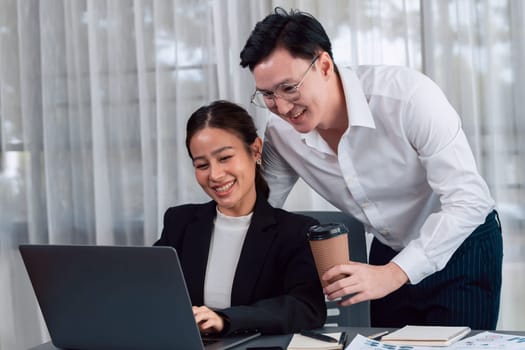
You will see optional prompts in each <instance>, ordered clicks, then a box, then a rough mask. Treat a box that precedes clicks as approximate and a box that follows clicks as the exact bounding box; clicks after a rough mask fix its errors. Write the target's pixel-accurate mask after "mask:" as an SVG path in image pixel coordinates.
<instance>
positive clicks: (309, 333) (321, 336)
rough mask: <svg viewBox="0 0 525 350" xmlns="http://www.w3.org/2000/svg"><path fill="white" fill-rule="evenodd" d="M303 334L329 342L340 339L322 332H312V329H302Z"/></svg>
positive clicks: (335, 341)
mask: <svg viewBox="0 0 525 350" xmlns="http://www.w3.org/2000/svg"><path fill="white" fill-rule="evenodd" d="M301 335H304V336H305V337H308V338H313V339H317V340H321V341H325V342H328V343H337V342H338V340H337V339H335V338H332V337H329V336H327V335H324V334H321V333H316V332H312V331H301Z"/></svg>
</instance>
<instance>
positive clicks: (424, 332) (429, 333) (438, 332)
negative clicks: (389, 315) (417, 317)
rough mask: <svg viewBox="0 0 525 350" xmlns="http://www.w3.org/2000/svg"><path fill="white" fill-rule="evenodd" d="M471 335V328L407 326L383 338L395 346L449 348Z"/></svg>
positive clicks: (386, 342)
mask: <svg viewBox="0 0 525 350" xmlns="http://www.w3.org/2000/svg"><path fill="white" fill-rule="evenodd" d="M469 333H470V328H469V327H453V326H405V327H403V328H401V329H399V330H397V331H395V332H393V333H390V334H387V335H385V336H383V337H382V338H381V342H382V343H385V344H393V345H416V346H449V345H451V344H453V343H455V342H456V341H458V340H460V339H461V338H463V337H464V336H466V335H467V334H469Z"/></svg>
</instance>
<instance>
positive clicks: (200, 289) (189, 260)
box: [181, 201, 216, 305]
mask: <svg viewBox="0 0 525 350" xmlns="http://www.w3.org/2000/svg"><path fill="white" fill-rule="evenodd" d="M215 207H216V203H215V202H213V201H212V202H209V203H206V204H205V205H203V206H202V207H201V208H199V210H197V211H196V212H195V218H194V220H193V221H192V222H191V223H190V224H189V225H188V227H187V232H186V234H185V235H184V241H183V247H184V249H183V254H182V257H181V265H182V267H183V269H184V271H186V276H187V278H186V284H187V287H188V293H189V294H190V298H191V301H192V304H193V305H203V304H204V278H205V276H206V266H207V262H208V253H209V247H210V242H211V233H212V230H213V220H214V218H215V216H216V209H215Z"/></svg>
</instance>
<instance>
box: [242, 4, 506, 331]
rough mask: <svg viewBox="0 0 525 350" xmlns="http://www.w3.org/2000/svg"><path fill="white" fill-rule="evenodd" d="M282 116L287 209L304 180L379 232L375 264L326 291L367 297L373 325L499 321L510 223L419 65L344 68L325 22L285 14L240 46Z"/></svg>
mask: <svg viewBox="0 0 525 350" xmlns="http://www.w3.org/2000/svg"><path fill="white" fill-rule="evenodd" d="M240 56H241V66H242V67H249V69H250V70H251V72H252V73H253V76H254V79H255V85H256V90H255V92H254V94H253V97H252V103H254V104H255V105H257V106H259V107H263V108H267V109H269V110H270V111H271V112H272V116H271V117H270V118H269V121H268V124H267V127H266V131H265V144H264V149H263V169H264V174H265V177H266V180H267V181H268V183H269V185H270V190H271V193H270V202H271V203H272V204H274V205H276V206H282V205H283V203H284V201H285V199H286V197H287V196H288V194H289V192H290V190H291V189H292V187H293V186H294V184H295V183H296V181H297V179H298V178H299V177H301V178H302V179H303V180H304V181H305V182H306V183H307V184H309V185H310V186H311V187H312V188H313V189H314V190H315V191H316V192H318V193H319V194H320V195H321V196H323V197H324V198H325V199H326V200H328V201H329V202H330V203H332V204H333V205H334V206H335V207H337V208H339V209H340V210H342V211H345V212H347V213H349V214H352V215H353V216H355V217H356V218H357V219H359V220H360V221H362V222H363V223H364V225H365V227H366V229H367V232H370V233H372V234H373V235H374V239H373V241H372V245H371V249H370V254H369V265H368V264H360V263H353V262H350V263H349V264H346V265H340V266H334V267H333V268H332V269H330V270H329V271H328V272H326V273H325V275H324V276H323V279H326V280H329V279H331V277H333V276H336V275H338V274H345V275H346V276H347V277H345V278H343V279H341V280H339V281H337V282H334V283H331V284H330V285H328V286H327V287H326V288H325V289H324V292H325V294H326V295H327V297H328V299H331V300H333V299H337V298H340V297H343V296H345V299H343V301H342V302H341V304H342V305H350V304H354V303H358V302H361V301H365V300H371V315H370V316H371V325H372V326H376V327H401V326H404V325H406V324H428V325H466V326H470V327H471V328H473V329H495V327H496V322H497V319H498V312H499V299H500V290H501V263H502V239H501V227H500V225H499V221H498V218H497V213H496V211H495V210H494V206H495V205H494V200H493V199H492V197H491V195H490V193H489V189H488V187H487V185H486V183H485V181H484V180H483V179H482V178H481V176H480V175H479V173H478V170H477V168H476V164H475V161H474V157H473V155H472V151H471V150H470V147H469V145H468V142H467V140H466V137H465V135H464V133H463V131H462V129H461V121H460V118H459V116H458V115H457V113H456V112H455V110H454V109H453V107H452V106H451V105H450V104H449V102H448V101H447V99H446V97H445V96H444V94H443V93H442V91H441V90H440V89H439V87H437V85H436V84H435V83H433V82H432V81H431V80H430V79H429V78H427V77H425V76H424V75H422V74H421V73H418V72H416V71H413V70H410V69H407V68H403V67H393V66H359V67H356V68H354V69H350V68H345V67H337V66H336V65H335V64H334V62H333V57H332V51H331V44H330V40H329V38H328V36H327V35H326V33H325V31H324V29H323V27H322V25H321V24H320V23H319V22H318V21H317V20H316V19H315V18H313V17H312V16H311V15H309V14H307V13H303V12H298V11H290V13H287V12H286V11H285V10H283V9H282V8H276V9H275V11H274V13H272V14H270V15H268V16H267V17H266V18H264V19H263V20H262V21H260V22H259V23H257V25H256V26H255V28H254V29H253V31H252V33H251V35H250V37H249V38H248V40H247V42H246V44H245V46H244V48H243V50H242V52H241V55H240Z"/></svg>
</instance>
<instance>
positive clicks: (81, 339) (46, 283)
mask: <svg viewBox="0 0 525 350" xmlns="http://www.w3.org/2000/svg"><path fill="white" fill-rule="evenodd" d="M19 249H20V253H21V255H22V259H23V261H24V264H25V266H26V269H27V272H28V275H29V278H30V280H31V283H32V285H33V289H34V292H35V295H36V297H37V300H38V303H39V305H40V309H41V310H42V314H43V316H44V320H45V322H46V325H47V328H48V330H49V334H50V336H51V341H52V342H53V345H55V346H56V347H58V348H65V349H85V350H133V349H136V350H144V349H148V350H161V349H162V350H167V349H185V350H192V349H196V350H202V349H206V350H222V349H228V348H231V347H234V346H236V345H239V344H241V343H244V342H246V341H249V340H251V339H253V338H255V337H257V336H259V335H260V334H259V333H246V334H241V335H235V336H231V337H224V338H215V339H213V340H212V341H209V340H206V341H205V342H206V343H210V344H208V345H204V344H203V339H201V335H200V332H199V329H198V327H197V324H196V323H195V319H194V317H193V312H192V309H191V301H190V298H189V295H188V291H187V289H186V283H185V281H184V276H183V273H182V269H181V266H180V262H179V259H178V256H177V252H176V251H175V249H173V248H171V247H138V246H134V247H132V246H94V245H37V244H34V245H32V244H24V245H20V247H19Z"/></svg>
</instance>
